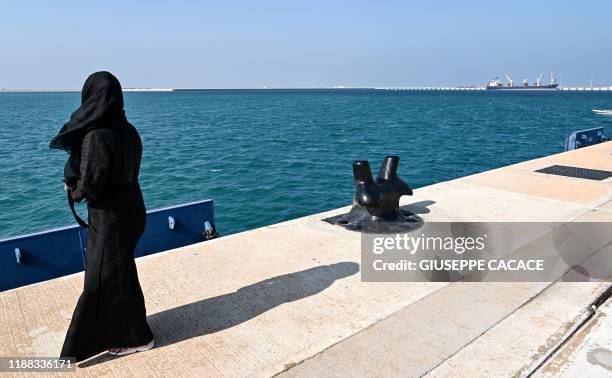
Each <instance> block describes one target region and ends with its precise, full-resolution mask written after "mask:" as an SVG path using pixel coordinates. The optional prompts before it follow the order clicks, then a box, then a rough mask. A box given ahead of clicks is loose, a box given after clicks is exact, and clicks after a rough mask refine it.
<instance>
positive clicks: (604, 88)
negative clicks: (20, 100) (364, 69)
mask: <svg viewBox="0 0 612 378" xmlns="http://www.w3.org/2000/svg"><path fill="white" fill-rule="evenodd" d="M485 90H486V88H485V87H476V86H456V87H429V86H427V87H344V86H338V87H311V88H124V89H123V91H124V92H236V91H252V92H266V91H268V92H309V91H311V92H317V91H323V92H341V91H346V92H359V91H419V92H420V91H429V92H440V91H442V92H446V91H451V92H459V91H461V92H463V91H485ZM80 91H81V90H80V89H8V88H0V93H63V92H80ZM504 92H506V91H504ZM517 92H518V91H517ZM521 92H524V91H521ZM547 92H612V86H601V87H573V86H566V87H559V88H558V89H557V90H556V91H547Z"/></svg>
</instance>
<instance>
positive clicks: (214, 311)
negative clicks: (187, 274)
mask: <svg viewBox="0 0 612 378" xmlns="http://www.w3.org/2000/svg"><path fill="white" fill-rule="evenodd" d="M357 272H359V264H357V263H354V262H346V261H345V262H339V263H336V264H331V265H323V266H317V267H314V268H310V269H306V270H302V271H299V272H294V273H289V274H284V275H282V276H276V277H272V278H268V279H267V280H264V281H260V282H257V283H254V284H252V285H249V286H245V287H242V288H240V289H238V290H237V291H235V292H233V293H228V294H223V295H219V296H217V297H212V298H206V299H202V300H201V301H197V302H193V303H189V304H186V305H183V306H179V307H175V308H171V309H169V310H165V311H161V312H158V313H156V314H153V315H150V316H149V317H148V318H147V321H148V322H149V325H150V326H151V329H152V330H153V334H154V335H155V347H156V348H161V347H164V346H168V345H171V344H174V343H178V342H181V341H184V340H188V339H191V338H194V337H198V336H203V335H207V334H210V333H215V332H218V331H222V330H224V329H227V328H230V327H233V326H236V325H238V324H240V323H243V322H246V321H247V320H250V319H253V318H254V317H256V316H258V315H261V314H262V313H264V312H266V311H268V310H270V309H272V308H274V307H276V306H279V305H281V304H283V303H287V302H293V301H297V300H299V299H303V298H306V297H309V296H311V295H314V294H317V293H320V292H322V291H323V290H325V289H326V288H328V287H329V286H331V285H332V284H333V283H334V282H335V281H336V280H339V279H342V278H345V277H348V276H352V275H353V274H355V273H357ZM117 358H121V357H114V356H111V355H110V354H108V353H104V354H102V355H99V356H96V357H94V358H92V359H90V360H87V361H85V362H82V363H80V364H79V365H78V366H79V367H81V368H85V367H89V366H93V365H97V364H99V363H103V362H106V361H110V360H113V359H117Z"/></svg>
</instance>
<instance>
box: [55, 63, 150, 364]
mask: <svg viewBox="0 0 612 378" xmlns="http://www.w3.org/2000/svg"><path fill="white" fill-rule="evenodd" d="M50 147H51V148H57V149H63V150H66V151H69V152H70V157H69V159H68V161H67V162H66V166H65V167H64V176H65V177H64V178H65V189H66V190H67V191H68V199H69V203H70V205H71V208H73V202H72V201H82V200H85V201H87V212H88V223H89V225H88V236H87V252H86V263H85V285H84V289H83V293H82V294H81V296H80V297H79V301H78V303H77V306H76V309H75V310H74V314H73V316H72V321H71V323H70V327H69V328H68V332H67V334H66V339H65V341H64V346H63V347H62V351H61V356H62V357H76V360H77V361H82V360H85V359H87V358H89V357H92V356H94V355H96V354H98V353H100V352H103V351H106V350H109V352H110V353H111V354H115V355H124V354H129V353H134V352H139V351H144V350H148V349H151V348H152V347H153V333H152V332H151V329H150V328H149V325H148V324H147V320H146V310H145V303H144V296H143V294H142V289H141V288H140V284H139V282H138V274H137V272H136V264H135V262H134V250H135V248H136V244H137V243H138V239H139V238H140V236H141V235H142V232H143V231H144V227H145V222H146V212H145V207H144V202H143V199H142V193H141V192H140V186H139V184H138V173H139V170H140V159H141V155H142V144H141V141H140V137H139V135H138V132H137V131H136V129H135V128H134V127H133V126H132V125H131V124H130V123H129V122H128V121H127V119H126V118H125V113H124V111H123V94H122V92H121V85H120V84H119V81H118V80H117V78H115V77H114V76H113V75H112V74H110V73H109V72H96V73H94V74H92V75H91V76H89V78H87V81H86V82H85V85H84V86H83V90H82V92H81V106H80V107H79V108H78V109H77V110H76V111H75V112H74V113H72V116H71V117H70V121H68V123H66V124H65V125H64V126H63V127H62V128H61V130H60V131H59V133H58V135H57V136H55V137H54V138H53V139H52V140H51V144H50ZM73 213H74V208H73ZM74 214H75V217H77V221H78V222H79V224H81V225H83V226H87V225H86V224H85V222H84V221H82V220H81V219H80V218H78V216H77V215H76V213H74Z"/></svg>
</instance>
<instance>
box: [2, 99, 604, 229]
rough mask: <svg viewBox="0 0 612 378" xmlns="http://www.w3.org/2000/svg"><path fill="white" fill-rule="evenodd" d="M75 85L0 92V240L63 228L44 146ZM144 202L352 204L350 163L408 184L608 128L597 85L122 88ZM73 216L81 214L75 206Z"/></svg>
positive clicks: (55, 177) (277, 217) (282, 206)
mask: <svg viewBox="0 0 612 378" xmlns="http://www.w3.org/2000/svg"><path fill="white" fill-rule="evenodd" d="M78 103H79V93H0V162H1V164H0V237H6V236H11V235H18V234H23V233H28V232H34V231H38V230H42V229H47V228H52V227H57V226H63V225H66V224H72V223H74V222H73V219H72V216H71V214H70V212H69V210H68V208H67V205H66V201H65V194H64V191H63V189H62V169H63V164H64V161H65V159H66V155H65V153H63V152H61V151H55V150H49V149H48V148H47V145H48V142H49V140H50V139H51V137H52V136H53V135H55V133H56V132H57V130H58V128H59V127H60V126H61V125H62V124H63V123H64V122H65V121H66V120H67V119H68V117H69V116H70V113H71V112H72V111H73V110H74V109H75V108H76V107H77V106H78ZM125 103H126V113H127V115H128V118H129V120H130V121H131V122H132V123H133V124H134V125H135V126H136V128H138V130H139V131H140V133H141V136H142V139H143V144H144V156H143V163H142V170H141V176H140V181H141V185H142V189H143V193H144V197H145V202H146V205H147V208H149V209H152V208H156V207H162V206H169V205H173V204H180V203H184V202H191V201H195V200H199V199H204V198H212V199H214V201H215V209H216V215H217V227H218V229H219V231H220V232H221V233H222V234H225V235H227V234H230V233H235V232H238V231H242V230H247V229H252V228H255V227H259V226H264V225H268V224H272V223H276V222H280V221H284V220H288V219H292V218H296V217H300V216H303V215H307V214H312V213H316V212H320V211H323V210H328V209H333V208H336V207H339V206H343V205H347V204H350V203H351V200H352V191H353V182H352V172H351V162H352V161H353V160H355V159H369V160H371V162H372V165H373V167H374V170H377V169H378V164H379V162H380V160H381V159H382V158H383V157H384V156H385V155H386V154H398V155H400V156H401V159H402V160H401V164H400V175H401V177H402V178H404V179H405V181H407V182H408V183H410V184H411V185H412V186H413V187H417V188H418V187H421V186H425V185H429V184H432V183H436V182H440V181H446V180H449V179H453V178H456V177H461V176H465V175H469V174H472V173H476V172H481V171H485V170H489V169H492V168H497V167H501V166H504V165H508V164H512V163H516V162H520V161H523V160H527V159H533V158H537V157H541V156H545V155H549V154H553V153H557V152H561V151H562V150H563V141H564V138H565V137H566V136H567V135H568V134H569V133H570V132H572V131H574V130H578V129H584V128H591V127H597V126H604V127H605V126H608V128H607V132H608V134H612V127H610V126H612V119H611V118H609V117H604V116H597V115H595V114H593V113H592V112H591V109H610V108H612V94H607V93H561V92H555V93H489V92H459V93H454V92H387V91H373V90H372V91H186V92H167V93H148V92H147V93H138V92H130V93H126V94H125ZM80 212H81V213H83V208H82V207H81V209H80Z"/></svg>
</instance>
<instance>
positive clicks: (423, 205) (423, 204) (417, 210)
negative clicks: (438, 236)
mask: <svg viewBox="0 0 612 378" xmlns="http://www.w3.org/2000/svg"><path fill="white" fill-rule="evenodd" d="M435 203H436V201H431V200H427V201H419V202H415V203H411V204H408V205H406V206H400V210H403V211H406V210H407V211H409V212H411V213H412V214H417V215H419V214H429V212H430V211H431V210H429V206H431V205H433V204H435Z"/></svg>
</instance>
